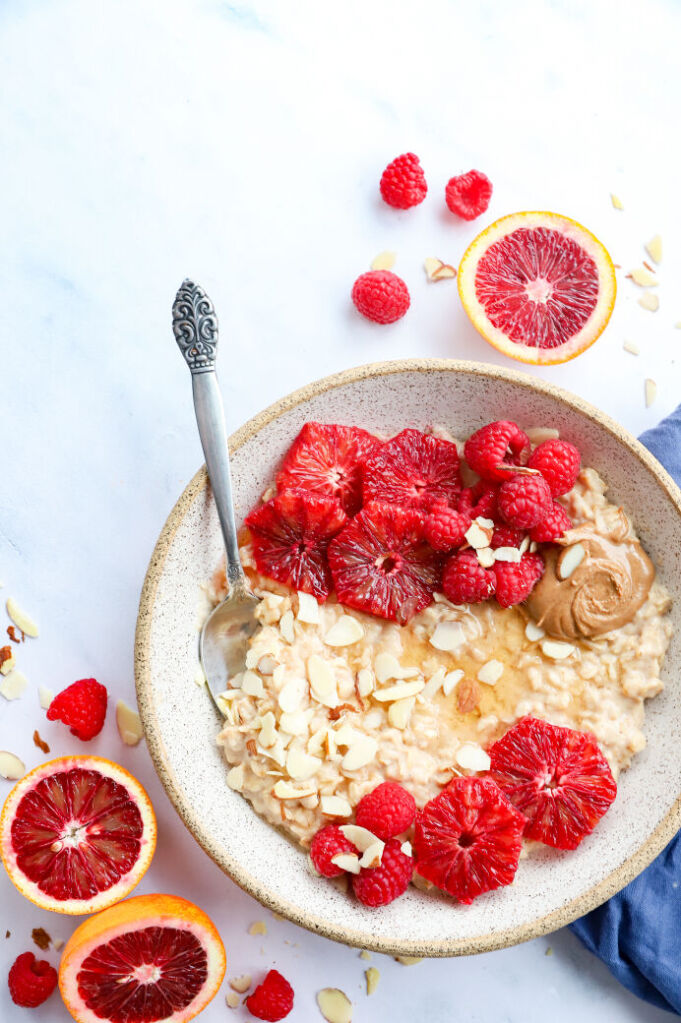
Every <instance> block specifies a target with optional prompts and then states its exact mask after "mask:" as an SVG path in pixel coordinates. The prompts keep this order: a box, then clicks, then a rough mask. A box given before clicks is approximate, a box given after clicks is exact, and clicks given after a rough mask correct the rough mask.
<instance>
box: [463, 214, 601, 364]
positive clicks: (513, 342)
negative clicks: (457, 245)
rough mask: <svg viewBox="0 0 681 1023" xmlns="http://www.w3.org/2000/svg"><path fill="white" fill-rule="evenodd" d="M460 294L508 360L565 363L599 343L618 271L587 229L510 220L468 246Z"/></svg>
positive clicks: (543, 217)
mask: <svg viewBox="0 0 681 1023" xmlns="http://www.w3.org/2000/svg"><path fill="white" fill-rule="evenodd" d="M458 286H459V295H460V296H461V301H462V302H463V306H464V309H465V310H466V312H467V313H468V316H469V317H470V319H471V321H472V323H473V325H474V326H475V327H476V328H477V330H478V331H479V332H480V333H481V334H482V336H483V337H484V338H485V340H486V341H489V343H490V344H491V345H493V346H494V347H495V348H497V349H498V350H499V351H500V352H503V353H504V355H508V356H510V357H511V358H512V359H518V360H520V361H521V362H528V363H533V364H535V365H537V364H539V365H542V364H543V365H546V364H551V363H556V362H567V361H568V359H574V358H575V356H576V355H579V354H580V353H581V352H583V351H585V350H586V349H587V348H588V347H589V346H590V345H592V344H593V343H594V341H595V340H596V339H597V338H598V337H599V336H600V334H601V333H602V331H603V329H604V328H605V325H606V324H607V322H608V320H609V319H610V314H611V313H612V309H613V306H614V303H615V293H616V290H617V289H616V283H615V269H614V267H613V264H612V260H611V259H610V256H609V255H608V252H607V251H606V249H605V247H604V246H603V245H602V244H601V242H599V240H598V239H597V238H596V237H595V236H594V235H593V234H591V232H590V231H588V230H587V229H586V228H585V227H582V225H581V224H578V223H577V221H575V220H571V219H570V218H569V217H563V216H561V215H559V214H557V213H546V212H538V213H512V214H510V215H509V216H507V217H502V218H501V220H497V221H495V222H494V223H493V224H491V225H490V226H489V227H488V228H487V229H486V230H485V231H483V232H482V234H479V235H478V237H477V238H475V240H474V241H473V242H472V243H471V244H470V245H469V247H468V249H467V250H466V252H465V253H464V256H463V259H462V260H461V264H460V266H459V273H458Z"/></svg>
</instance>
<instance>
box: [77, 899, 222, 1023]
mask: <svg viewBox="0 0 681 1023" xmlns="http://www.w3.org/2000/svg"><path fill="white" fill-rule="evenodd" d="M224 975H225V949H224V946H223V944H222V941H221V940H220V935H219V934H218V932H217V931H216V929H215V927H214V925H213V923H212V922H211V921H210V920H209V918H208V917H207V916H206V914H205V913H204V912H203V910H201V909H199V907H198V906H195V905H194V904H193V903H192V902H187V900H186V899H181V898H179V897H178V896H176V895H136V896H134V898H132V899H126V900H125V902H119V903H118V905H117V906H112V907H111V908H109V909H105V910H104V911H103V912H102V913H97V915H96V916H91V917H90V918H89V919H88V920H85V921H84V922H83V923H82V924H81V925H80V927H78V928H77V929H76V930H75V931H74V932H73V934H72V935H71V937H70V938H69V940H68V941H67V943H66V946H65V948H64V954H63V956H62V961H61V965H60V967H59V990H60V991H61V995H62V998H63V999H64V1004H65V1005H66V1008H67V1009H68V1010H69V1012H70V1013H71V1015H72V1016H73V1018H74V1019H75V1020H77V1021H78V1023H156V1021H157V1020H165V1021H168V1023H170V1021H172V1023H185V1021H186V1020H190V1019H192V1018H193V1017H194V1016H196V1015H197V1013H199V1012H201V1010H202V1009H203V1008H204V1007H205V1006H206V1005H207V1004H208V1002H209V1001H210V1000H211V998H212V997H213V995H214V994H215V993H216V991H217V990H218V988H219V987H220V984H221V983H222V978H223V977H224Z"/></svg>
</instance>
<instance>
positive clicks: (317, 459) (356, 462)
mask: <svg viewBox="0 0 681 1023" xmlns="http://www.w3.org/2000/svg"><path fill="white" fill-rule="evenodd" d="M381 443H382V442H381V441H380V440H379V439H378V437H374V436H372V435H371V434H370V433H367V431H366V430H361V429H359V428H358V427H356V426H335V425H331V424H328V425H327V424H326V423H305V426H304V427H303V428H302V430H301V431H300V433H299V434H298V436H297V437H296V439H295V440H294V442H293V444H292V445H291V447H290V448H289V450H288V452H287V454H286V457H285V458H284V463H283V465H282V467H281V470H280V472H279V475H278V476H277V490H278V491H279V493H282V492H283V491H285V490H302V491H305V493H307V494H320V495H321V496H322V497H334V498H335V499H336V500H337V501H340V503H341V505H342V506H343V510H344V511H345V512H347V514H348V515H354V514H355V513H356V512H358V511H359V509H360V508H361V507H362V466H363V465H364V462H365V461H366V459H367V458H368V457H369V455H371V454H372V453H373V452H375V451H377V450H378V448H380V446H381Z"/></svg>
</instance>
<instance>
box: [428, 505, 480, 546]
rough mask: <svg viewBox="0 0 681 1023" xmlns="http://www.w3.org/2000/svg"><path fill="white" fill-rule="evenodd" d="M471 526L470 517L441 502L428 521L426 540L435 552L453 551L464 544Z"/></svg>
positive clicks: (432, 511) (434, 508) (433, 509)
mask: <svg viewBox="0 0 681 1023" xmlns="http://www.w3.org/2000/svg"><path fill="white" fill-rule="evenodd" d="M470 524H471V520H470V518H469V516H468V515H464V514H463V513H462V512H458V511H454V509H453V508H449V507H448V506H447V505H446V504H444V503H443V502H439V503H438V504H436V505H434V506H433V508H432V510H431V512H430V515H429V516H428V518H427V519H426V539H427V541H428V543H429V544H430V546H431V547H432V548H433V550H434V551H443V552H446V551H453V550H454V548H455V547H460V546H461V544H462V543H463V539H464V535H465V533H466V530H467V529H468V527H469V526H470Z"/></svg>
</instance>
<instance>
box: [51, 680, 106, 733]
mask: <svg viewBox="0 0 681 1023" xmlns="http://www.w3.org/2000/svg"><path fill="white" fill-rule="evenodd" d="M107 695H108V694H107V691H106V689H105V687H104V686H103V685H100V683H99V682H98V681H97V680H96V679H94V678H81V679H79V680H78V681H77V682H72V683H71V685H70V686H67V687H66V689H62V691H61V692H60V693H57V695H56V696H55V697H54V699H53V700H52V703H51V704H50V706H49V707H48V708H47V720H48V721H63V722H64V724H65V725H68V726H69V728H70V729H71V734H72V735H75V736H76V737H77V738H78V739H82V740H83V742H87V741H88V740H89V739H94V737H95V736H96V735H99V733H100V732H101V730H102V728H103V727H104V718H105V717H106V701H107Z"/></svg>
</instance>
